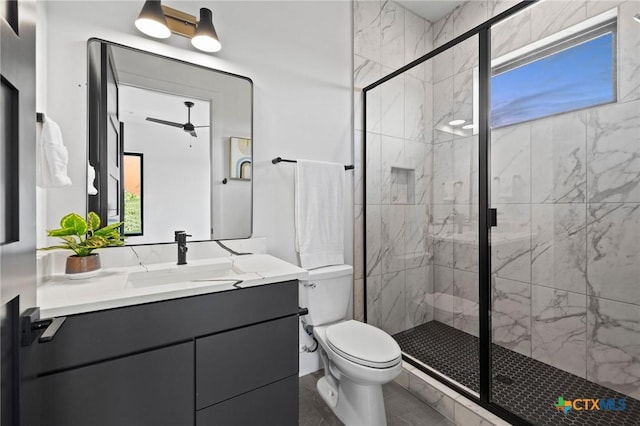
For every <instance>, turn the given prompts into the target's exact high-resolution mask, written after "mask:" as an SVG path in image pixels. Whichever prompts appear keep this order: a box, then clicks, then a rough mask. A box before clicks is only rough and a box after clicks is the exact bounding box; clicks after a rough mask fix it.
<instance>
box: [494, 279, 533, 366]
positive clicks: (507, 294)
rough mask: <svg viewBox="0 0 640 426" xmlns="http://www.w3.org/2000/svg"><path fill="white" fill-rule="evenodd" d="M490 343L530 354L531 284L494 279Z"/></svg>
mask: <svg viewBox="0 0 640 426" xmlns="http://www.w3.org/2000/svg"><path fill="white" fill-rule="evenodd" d="M492 288H493V306H492V308H493V309H492V312H491V319H492V320H491V325H492V328H493V334H492V336H493V342H494V343H496V344H498V345H500V346H503V347H505V348H508V349H511V350H513V351H516V352H518V353H521V354H522V355H526V356H531V286H530V285H529V284H528V283H522V282H518V281H511V280H505V279H502V278H498V277H494V278H493V286H492Z"/></svg>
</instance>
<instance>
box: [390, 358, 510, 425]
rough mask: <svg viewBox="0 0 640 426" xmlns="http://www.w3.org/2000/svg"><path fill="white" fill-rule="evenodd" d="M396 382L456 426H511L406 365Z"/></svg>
mask: <svg viewBox="0 0 640 426" xmlns="http://www.w3.org/2000/svg"><path fill="white" fill-rule="evenodd" d="M395 382H396V383H398V384H399V385H400V386H402V387H403V388H405V389H407V390H408V391H409V392H411V393H412V394H413V395H414V396H416V397H417V398H418V399H420V400H421V401H423V402H424V403H425V404H427V405H429V406H430V407H432V408H433V409H434V410H436V411H438V412H439V413H440V414H442V415H443V416H445V417H446V418H448V419H449V420H451V421H452V422H454V423H455V424H456V425H458V426H510V425H511V424H510V423H508V422H506V421H504V420H502V419H501V418H499V417H498V416H496V415H495V414H493V413H491V412H489V411H487V410H485V409H484V408H482V407H480V406H479V405H477V404H476V403H475V402H473V401H471V400H469V399H468V398H466V397H464V396H462V395H460V394H459V393H458V392H456V391H454V390H453V389H451V388H449V387H447V386H445V385H444V384H442V383H440V382H439V381H437V380H436V379H434V378H433V377H431V376H429V375H428V374H426V373H423V372H422V371H420V370H418V369H417V368H415V367H414V366H412V365H411V364H409V363H407V362H404V361H403V362H402V372H401V373H400V375H399V376H398V377H397V378H396V379H395Z"/></svg>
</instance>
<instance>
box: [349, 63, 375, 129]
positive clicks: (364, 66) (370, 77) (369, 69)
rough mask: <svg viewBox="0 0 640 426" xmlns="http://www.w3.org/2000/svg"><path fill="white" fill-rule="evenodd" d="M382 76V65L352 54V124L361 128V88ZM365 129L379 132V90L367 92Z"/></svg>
mask: <svg viewBox="0 0 640 426" xmlns="http://www.w3.org/2000/svg"><path fill="white" fill-rule="evenodd" d="M381 77H382V65H380V64H378V63H376V62H374V61H372V60H370V59H367V58H364V57H362V56H357V55H354V57H353V92H354V93H353V100H354V106H353V111H354V126H355V128H356V130H362V129H363V122H362V89H363V88H365V87H367V86H368V85H369V84H371V83H374V82H376V81H377V80H379V79H380V78H381ZM367 130H368V131H370V132H376V133H379V132H380V90H375V89H374V90H371V91H369V92H367Z"/></svg>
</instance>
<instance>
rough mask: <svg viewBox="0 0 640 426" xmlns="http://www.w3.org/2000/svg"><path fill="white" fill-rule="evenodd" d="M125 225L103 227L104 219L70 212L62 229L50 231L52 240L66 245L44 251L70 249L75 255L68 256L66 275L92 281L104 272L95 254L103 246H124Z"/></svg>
mask: <svg viewBox="0 0 640 426" xmlns="http://www.w3.org/2000/svg"><path fill="white" fill-rule="evenodd" d="M121 225H122V222H118V223H113V224H111V225H107V226H105V227H103V228H100V217H99V216H98V215H97V214H96V213H94V212H89V215H88V216H87V219H86V220H85V219H84V218H83V217H82V216H80V215H79V214H77V213H69V214H68V215H66V216H64V217H63V218H62V219H61V220H60V228H59V229H52V230H47V235H48V236H49V237H58V238H60V239H61V240H62V244H59V245H55V246H51V247H45V248H43V249H41V250H54V249H68V250H71V251H73V252H74V253H75V254H73V255H71V256H69V257H67V264H66V268H65V272H66V273H67V275H68V276H69V278H72V279H79V278H89V277H92V276H95V275H97V274H98V272H100V267H101V266H100V256H99V254H98V253H93V251H94V250H95V249H98V248H102V247H114V246H122V245H124V238H123V237H121V236H120V231H119V229H118V228H120V226H121Z"/></svg>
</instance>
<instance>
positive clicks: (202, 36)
mask: <svg viewBox="0 0 640 426" xmlns="http://www.w3.org/2000/svg"><path fill="white" fill-rule="evenodd" d="M191 44H192V45H193V47H195V48H196V49H200V50H202V51H205V52H217V51H218V50H220V49H222V44H221V43H220V40H219V39H218V34H217V33H216V29H215V28H213V14H212V13H211V11H210V10H209V9H207V8H204V7H203V8H201V9H200V20H199V21H198V26H197V27H196V32H195V34H194V35H193V38H192V39H191Z"/></svg>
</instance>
